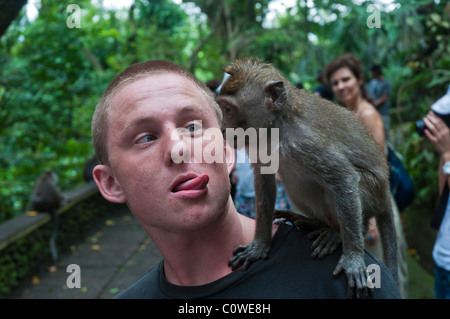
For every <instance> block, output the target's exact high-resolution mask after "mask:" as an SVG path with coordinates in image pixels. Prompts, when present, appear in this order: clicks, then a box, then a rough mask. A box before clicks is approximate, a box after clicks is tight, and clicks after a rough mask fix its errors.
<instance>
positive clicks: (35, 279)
mask: <svg viewBox="0 0 450 319" xmlns="http://www.w3.org/2000/svg"><path fill="white" fill-rule="evenodd" d="M31 283H32V284H33V285H39V284H40V283H41V281H40V280H39V277H38V276H33V278H31Z"/></svg>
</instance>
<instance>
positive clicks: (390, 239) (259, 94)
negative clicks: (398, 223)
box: [217, 58, 397, 298]
mask: <svg viewBox="0 0 450 319" xmlns="http://www.w3.org/2000/svg"><path fill="white" fill-rule="evenodd" d="M224 71H225V72H226V73H227V74H228V75H229V77H228V78H227V79H226V80H225V81H224V82H223V83H222V86H221V88H220V94H219V96H218V97H217V103H218V104H219V106H220V107H221V110H222V113H223V122H222V130H225V129H226V128H238V127H240V128H242V129H244V130H246V129H248V128H255V129H256V130H257V131H259V129H260V128H267V129H270V128H278V129H279V149H278V151H279V173H280V175H281V177H282V180H283V183H284V186H285V189H286V192H287V194H288V195H289V198H290V199H291V201H292V203H293V204H294V205H295V206H296V207H297V208H298V209H299V210H300V211H301V212H302V213H304V214H305V215H306V216H308V217H309V219H303V220H304V222H305V223H306V224H308V223H309V224H318V223H320V222H325V223H326V227H323V228H321V229H320V231H319V232H317V233H316V234H319V235H318V238H317V239H316V241H315V242H314V243H313V248H314V251H313V257H324V256H325V255H328V254H331V253H333V252H334V251H335V250H336V248H337V246H338V244H340V243H341V242H342V249H343V253H342V255H341V257H340V259H339V262H338V264H337V266H336V268H335V270H334V272H333V275H334V276H337V275H338V274H339V273H341V272H342V271H344V273H345V274H346V276H347V280H348V290H349V297H351V296H353V292H356V297H357V298H364V297H367V296H368V295H369V294H370V293H371V291H370V289H368V286H367V272H366V265H365V262H364V235H365V234H366V232H367V230H368V220H369V218H371V217H373V216H374V217H375V218H376V221H377V225H378V229H379V231H380V234H381V238H382V240H383V242H382V244H383V249H384V254H385V262H386V265H387V267H388V269H389V270H390V271H391V273H392V276H393V277H394V279H396V278H397V258H396V249H397V248H396V236H395V229H394V223H393V213H392V208H391V201H390V196H391V194H390V189H389V170H388V165H387V162H386V157H385V156H384V154H383V151H382V150H381V148H380V146H379V145H378V144H377V143H376V142H375V140H374V139H373V137H372V136H371V134H370V133H369V131H368V130H367V128H366V127H365V125H364V124H362V123H361V122H360V121H359V120H358V119H357V118H356V117H355V116H354V114H353V113H352V112H350V111H349V110H346V109H345V108H342V107H339V106H337V105H335V104H333V103H332V102H330V101H327V100H325V99H322V98H320V97H318V96H315V95H313V94H310V93H308V92H307V91H306V90H299V89H297V88H295V86H294V85H292V84H291V83H290V82H289V81H287V80H286V79H285V78H284V77H283V76H282V75H281V74H280V72H279V71H277V70H276V69H275V68H274V67H273V66H272V65H270V64H267V63H263V62H261V61H260V60H257V59H253V58H251V59H243V60H237V61H236V62H234V63H233V64H231V65H230V66H228V67H227V68H225V70H224ZM268 144H269V143H268ZM233 145H234V144H233ZM259 145H261V144H259ZM248 147H254V146H252V145H248V143H247V144H246V148H247V150H248ZM263 166H264V165H263V164H262V162H261V161H260V160H257V161H256V163H254V164H253V167H254V184H255V204H256V231H255V237H254V240H253V241H252V242H251V243H250V244H249V245H246V246H239V247H237V248H235V249H234V250H233V254H234V256H233V257H232V258H231V259H230V261H229V265H230V266H231V267H232V269H233V270H235V269H237V268H239V267H240V266H242V268H243V270H245V269H246V268H247V267H248V266H249V265H250V264H251V263H252V262H253V261H255V260H258V259H261V258H267V257H268V254H269V251H270V247H271V239H272V233H271V224H272V217H273V210H274V204H275V198H276V181H275V174H264V173H261V168H263ZM297 222H299V221H297Z"/></svg>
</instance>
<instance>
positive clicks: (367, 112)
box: [325, 53, 408, 298]
mask: <svg viewBox="0 0 450 319" xmlns="http://www.w3.org/2000/svg"><path fill="white" fill-rule="evenodd" d="M325 74H326V79H327V81H328V83H330V85H331V88H332V90H333V92H334V94H335V96H336V99H337V102H338V103H339V104H341V105H343V106H344V107H346V108H348V109H349V110H351V111H353V112H354V113H355V115H356V116H357V117H358V118H359V119H360V120H361V121H362V122H363V123H364V124H365V125H366V126H367V128H368V129H369V131H370V132H371V133H372V135H373V137H374V139H375V141H377V142H378V144H379V145H380V147H381V149H382V150H384V151H385V154H387V153H386V151H387V148H386V145H385V133H384V132H385V130H384V125H383V120H382V118H381V115H380V113H379V112H377V110H376V109H375V107H374V106H373V105H372V104H371V98H370V97H369V95H368V94H367V92H366V89H365V87H364V77H363V72H362V69H361V63H360V61H359V59H358V58H357V57H356V56H354V55H353V54H351V53H347V54H344V55H342V56H339V57H337V58H336V59H334V60H333V61H331V62H330V63H329V64H328V65H327V67H326V70H325ZM391 203H392V208H393V212H394V223H395V229H396V234H397V260H398V269H399V271H398V282H399V290H400V294H401V295H402V297H403V298H406V297H407V292H408V266H407V263H406V251H407V244H406V239H405V236H404V233H403V226H402V224H401V220H400V213H399V211H398V208H397V204H396V203H395V200H394V199H393V198H392V200H391ZM365 243H366V248H367V250H368V251H370V252H371V253H373V254H374V255H375V256H376V257H378V258H379V259H381V260H383V248H382V245H381V240H380V235H379V233H378V229H377V226H376V221H375V219H374V218H371V219H370V225H369V231H368V233H367V235H366V237H365Z"/></svg>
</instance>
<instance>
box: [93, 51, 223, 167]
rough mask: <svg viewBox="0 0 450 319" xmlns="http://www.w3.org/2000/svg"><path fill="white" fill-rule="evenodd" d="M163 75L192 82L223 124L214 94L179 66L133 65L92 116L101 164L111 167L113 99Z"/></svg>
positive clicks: (152, 62) (112, 85) (117, 79)
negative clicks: (149, 78) (128, 88)
mask: <svg viewBox="0 0 450 319" xmlns="http://www.w3.org/2000/svg"><path fill="white" fill-rule="evenodd" d="M161 73H174V74H178V75H181V76H183V77H185V78H187V79H189V80H191V81H192V82H193V83H194V84H196V85H197V87H198V88H199V89H200V91H201V92H202V93H203V94H205V96H206V97H207V99H208V101H209V104H210V106H211V108H212V109H213V111H214V113H215V114H216V117H217V120H218V122H219V124H220V123H221V122H222V111H221V110H220V108H219V106H218V105H217V103H216V101H215V99H214V94H213V92H212V91H211V90H210V89H209V88H208V87H207V86H206V85H205V84H204V83H202V82H200V81H199V80H197V79H196V78H195V77H194V76H193V75H192V74H191V73H189V72H187V71H186V70H184V69H183V68H182V67H180V66H179V65H177V64H175V63H172V62H168V61H165V60H149V61H146V62H141V63H137V64H133V65H131V66H129V67H128V68H126V69H125V70H123V71H122V72H121V73H120V74H119V75H117V76H116V77H115V78H114V79H113V80H112V81H111V83H110V84H109V86H108V87H107V89H106V90H105V92H104V93H103V96H102V98H101V100H100V102H99V103H98V104H97V107H96V108H95V111H94V115H93V116H92V124H91V132H92V143H93V145H94V149H95V153H96V155H97V158H98V160H99V161H100V163H102V164H105V165H109V156H108V149H107V143H106V142H107V136H108V129H109V110H110V108H111V99H112V97H113V96H114V94H115V93H116V92H117V91H118V90H119V89H120V88H122V87H124V86H125V85H128V84H131V83H133V82H135V81H136V80H138V79H141V78H144V77H147V76H151V75H154V74H161Z"/></svg>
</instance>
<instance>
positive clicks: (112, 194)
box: [92, 165, 126, 203]
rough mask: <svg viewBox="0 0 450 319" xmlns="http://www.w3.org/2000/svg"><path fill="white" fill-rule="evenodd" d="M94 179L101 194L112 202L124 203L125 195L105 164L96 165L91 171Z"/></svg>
mask: <svg viewBox="0 0 450 319" xmlns="http://www.w3.org/2000/svg"><path fill="white" fill-rule="evenodd" d="M92 175H93V177H94V181H95V183H96V184H97V186H98V189H99V190H100V193H101V194H102V196H103V197H104V198H105V199H106V200H108V201H110V202H113V203H125V201H126V197H125V194H124V193H123V191H122V187H120V185H119V183H118V182H117V180H116V179H115V177H114V176H113V175H112V173H111V168H110V167H109V166H106V165H97V166H95V167H94V170H93V171H92Z"/></svg>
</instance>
